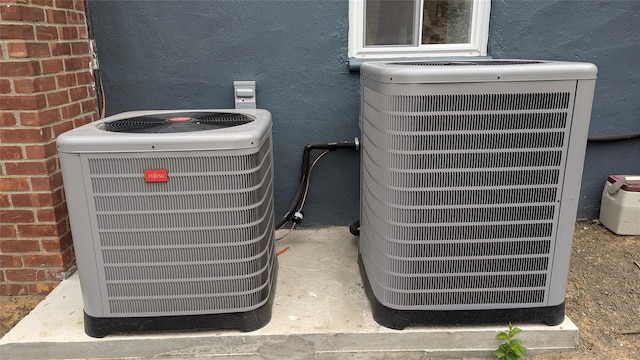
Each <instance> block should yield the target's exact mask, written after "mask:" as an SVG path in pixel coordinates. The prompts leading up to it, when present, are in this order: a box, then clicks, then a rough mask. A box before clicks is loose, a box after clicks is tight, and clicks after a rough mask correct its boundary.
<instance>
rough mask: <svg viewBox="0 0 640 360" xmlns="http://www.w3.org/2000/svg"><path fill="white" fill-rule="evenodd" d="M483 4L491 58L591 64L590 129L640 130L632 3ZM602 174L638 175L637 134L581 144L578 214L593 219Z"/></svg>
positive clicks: (637, 9)
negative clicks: (488, 10) (583, 155)
mask: <svg viewBox="0 0 640 360" xmlns="http://www.w3.org/2000/svg"><path fill="white" fill-rule="evenodd" d="M491 6H492V10H491V31H490V38H489V53H490V54H491V55H492V56H493V57H495V58H537V59H546V60H567V61H585V62H591V63H594V64H596V65H597V66H598V80H597V82H596V92H595V96H594V103H593V111H592V115H591V126H590V129H589V133H590V135H591V136H596V135H607V134H618V133H628V132H638V131H640V101H639V100H638V99H639V98H640V65H639V64H640V63H639V61H638V59H640V41H638V36H637V35H638V34H640V1H594V0H586V1H572V0H554V1H544V0H508V1H504V0H501V1H493V2H492V4H491ZM609 174H640V139H635V140H627V141H620V142H609V143H589V145H588V147H587V157H586V159H585V165H584V172H583V177H582V188H581V198H580V203H579V209H578V216H579V217H588V218H597V217H598V214H599V211H600V196H601V194H602V189H603V186H604V183H605V181H606V179H607V176H608V175H609Z"/></svg>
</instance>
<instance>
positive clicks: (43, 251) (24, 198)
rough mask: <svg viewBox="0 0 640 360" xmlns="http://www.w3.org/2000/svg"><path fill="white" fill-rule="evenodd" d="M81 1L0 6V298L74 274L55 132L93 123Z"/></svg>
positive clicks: (48, 286) (42, 288) (27, 0)
mask: <svg viewBox="0 0 640 360" xmlns="http://www.w3.org/2000/svg"><path fill="white" fill-rule="evenodd" d="M90 60H91V56H90V50H89V43H88V36H87V25H86V18H85V12H84V2H83V0H22V1H20V0H18V1H0V161H1V163H0V171H1V180H0V295H20V294H36V293H48V292H49V291H51V290H52V289H53V288H54V287H55V286H56V285H57V284H58V282H59V281H60V280H61V279H63V278H64V277H65V276H66V275H68V273H69V272H70V271H71V270H73V266H74V255H73V247H72V240H71V233H70V230H69V221H68V215H67V209H66V204H65V200H64V193H63V188H62V175H61V173H60V164H59V160H58V156H57V152H56V144H55V138H56V136H58V135H59V134H61V133H63V132H65V131H67V130H69V129H72V128H74V127H77V126H79V125H82V124H86V123H88V122H91V121H94V120H96V119H98V111H97V101H96V95H95V90H94V84H93V76H92V74H91V72H90V71H89V62H90Z"/></svg>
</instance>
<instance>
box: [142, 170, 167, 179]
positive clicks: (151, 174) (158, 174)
mask: <svg viewBox="0 0 640 360" xmlns="http://www.w3.org/2000/svg"><path fill="white" fill-rule="evenodd" d="M144 180H145V181H146V182H167V181H168V180H169V176H168V175H167V169H148V170H145V171H144Z"/></svg>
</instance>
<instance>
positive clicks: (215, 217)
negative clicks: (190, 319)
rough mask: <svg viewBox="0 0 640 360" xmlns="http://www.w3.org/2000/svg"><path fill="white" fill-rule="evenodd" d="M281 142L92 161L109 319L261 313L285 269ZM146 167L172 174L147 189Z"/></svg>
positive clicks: (91, 179) (91, 180)
mask: <svg viewBox="0 0 640 360" xmlns="http://www.w3.org/2000/svg"><path fill="white" fill-rule="evenodd" d="M272 167H273V165H272V152H271V139H270V138H269V139H268V140H267V141H265V143H264V144H263V145H262V146H261V147H260V148H259V149H256V150H255V152H254V153H250V154H246V152H245V153H239V152H238V153H237V154H236V153H234V151H224V152H222V153H220V152H216V151H210V152H199V153H193V154H190V153H176V155H172V154H169V155H167V154H166V153H165V154H162V155H155V154H153V153H150V154H127V155H125V156H122V157H106V156H94V157H89V158H88V159H87V166H86V168H87V169H88V172H89V174H88V177H89V181H88V184H89V185H90V188H91V191H92V194H91V195H92V197H91V199H90V202H91V205H92V206H93V209H94V210H95V217H94V218H93V221H95V226H94V228H95V231H96V232H97V236H96V237H97V238H98V239H99V243H97V244H96V245H95V246H96V255H97V257H98V259H99V260H100V261H101V262H102V266H100V267H99V269H103V271H104V273H102V274H99V278H100V279H102V280H103V281H104V283H103V284H101V289H102V290H103V292H104V294H105V298H104V299H103V303H104V304H105V306H107V311H108V312H109V313H108V314H106V315H109V316H122V317H124V316H166V315H188V314H204V313H208V314H215V313H235V312H243V311H249V310H254V309H257V308H259V307H260V306H262V305H263V304H264V303H265V302H266V301H267V300H268V297H269V292H270V291H271V287H272V285H273V279H272V277H271V274H272V270H273V269H274V266H275V253H274V248H273V246H274V244H273V241H274V228H273V226H274V223H273V175H272V174H273V168H272ZM145 169H166V170H167V174H168V181H167V182H158V183H153V182H152V183H147V182H145V178H144V170H145Z"/></svg>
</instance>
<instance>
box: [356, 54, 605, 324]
mask: <svg viewBox="0 0 640 360" xmlns="http://www.w3.org/2000/svg"><path fill="white" fill-rule="evenodd" d="M430 65H435V66H430ZM361 74H362V77H361V80H362V109H361V111H362V113H361V128H362V164H361V165H362V166H361V168H362V178H361V181H362V184H361V191H362V195H361V201H362V204H361V228H360V264H361V272H362V275H363V279H364V281H365V285H366V289H367V293H368V295H369V298H370V300H371V302H372V307H373V315H374V318H375V319H376V320H377V321H378V322H379V323H380V324H382V325H385V326H388V327H392V328H398V329H401V328H404V327H405V326H409V325H417V324H457V323H483V322H502V323H506V322H508V321H543V322H546V323H548V324H558V323H560V322H561V321H562V320H563V319H564V295H565V288H566V281H567V274H568V264H569V256H570V251H571V241H572V235H573V227H574V221H575V216H576V208H577V202H578V193H579V187H580V181H581V172H582V162H583V159H584V152H585V146H586V136H587V130H588V125H589V117H590V112H591V101H592V97H593V88H594V83H595V77H596V70H595V66H593V65H591V64H584V63H562V62H546V61H526V60H507V61H501V60H491V61H486V62H483V61H472V62H462V63H459V62H435V63H434V62H411V63H382V62H368V63H364V64H363V65H362V68H361Z"/></svg>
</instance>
